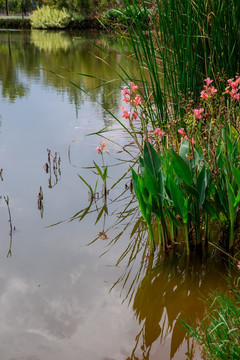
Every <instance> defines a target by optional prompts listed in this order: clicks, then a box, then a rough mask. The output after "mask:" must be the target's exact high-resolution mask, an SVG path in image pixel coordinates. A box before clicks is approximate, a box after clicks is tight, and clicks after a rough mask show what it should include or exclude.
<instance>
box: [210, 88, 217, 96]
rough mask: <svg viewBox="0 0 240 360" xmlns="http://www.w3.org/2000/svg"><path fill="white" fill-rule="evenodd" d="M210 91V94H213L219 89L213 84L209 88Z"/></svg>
mask: <svg viewBox="0 0 240 360" xmlns="http://www.w3.org/2000/svg"><path fill="white" fill-rule="evenodd" d="M209 91H210V94H211V95H213V94H214V93H216V92H217V89H216V88H215V87H214V86H211V87H210V88H209Z"/></svg>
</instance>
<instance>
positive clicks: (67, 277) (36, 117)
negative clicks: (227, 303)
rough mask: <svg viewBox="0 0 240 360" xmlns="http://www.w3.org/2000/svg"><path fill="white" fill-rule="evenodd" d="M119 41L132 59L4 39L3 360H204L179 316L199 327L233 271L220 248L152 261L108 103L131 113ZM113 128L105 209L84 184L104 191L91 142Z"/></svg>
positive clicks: (52, 39)
mask: <svg viewBox="0 0 240 360" xmlns="http://www.w3.org/2000/svg"><path fill="white" fill-rule="evenodd" d="M88 39H90V40H91V41H92V42H94V43H95V44H97V46H101V47H103V48H104V49H105V51H107V52H108V53H110V55H111V56H110V57H109V58H108V59H110V60H108V61H110V66H107V65H106V64H105V63H104V62H103V61H100V60H99V57H102V52H101V51H100V50H99V49H98V48H97V47H94V46H93V45H92V44H91V43H90V42H89V41H88ZM113 45H115V46H118V47H119V48H120V49H121V51H122V50H124V49H123V47H124V46H123V44H122V43H121V42H117V39H114V37H110V36H108V35H105V34H94V33H88V34H86V33H72V34H69V33H66V32H46V31H32V32H22V31H1V32H0V93H1V106H0V121H1V123H0V168H1V169H3V170H2V172H1V179H0V189H1V190H0V195H1V198H0V224H1V243H0V274H1V275H0V308H1V311H0V335H1V336H0V353H1V359H4V360H65V359H68V360H75V359H85V360H97V359H99V360H100V359H101V360H110V359H111V360H126V359H135V360H136V359H139V360H140V359H150V360H157V359H158V360H159V359H161V360H168V359H175V360H183V359H194V360H197V359H201V357H200V355H199V354H200V353H199V349H198V347H197V346H196V345H194V344H193V343H192V340H191V339H189V338H188V337H187V335H186V333H185V331H184V330H183V328H182V327H181V324H180V323H179V321H178V320H179V319H183V320H185V321H189V322H192V323H193V324H198V323H199V322H200V321H201V319H202V318H203V317H204V316H205V311H206V308H205V305H204V302H203V301H202V297H204V296H207V294H208V293H209V291H211V290H216V289H219V288H221V289H225V288H226V283H225V278H224V276H225V275H226V274H227V269H226V266H225V264H224V262H223V261H222V258H221V256H220V255H219V254H218V253H217V252H215V251H214V250H211V251H209V252H208V253H207V255H206V254H205V255H203V256H202V257H201V258H200V257H195V256H194V255H192V256H191V257H190V258H187V257H186V256H185V255H184V254H183V251H182V249H181V248H177V249H176V251H174V252H173V251H170V253H169V255H168V256H163V255H157V254H156V256H155V257H154V259H151V258H149V257H148V252H147V248H146V232H145V228H144V224H143V223H142V222H141V221H140V220H139V213H138V212H137V211H136V202H135V200H134V198H133V196H132V194H131V192H130V190H129V188H128V184H129V178H126V179H125V180H123V181H121V182H119V183H117V181H118V179H119V178H120V177H121V176H122V174H123V173H124V172H125V171H126V170H127V169H128V163H125V162H124V161H122V162H121V163H122V164H121V165H118V166H114V165H115V164H116V162H117V160H116V159H117V158H118V159H119V158H121V159H122V160H125V159H127V157H126V156H125V154H124V153H121V152H120V153H119V151H120V150H121V147H119V146H118V145H117V144H124V138H121V137H120V135H119V132H118V131H117V130H116V129H117V128H118V125H116V124H112V125H111V122H112V118H111V117H110V116H109V114H108V113H107V112H106V111H105V110H103V108H101V106H99V104H98V102H100V103H103V105H104V106H105V107H106V108H109V109H111V111H113V112H114V114H116V115H117V116H119V115H120V112H119V109H120V106H121V94H120V88H121V86H122V84H121V82H119V81H117V80H116V81H112V80H114V79H117V77H116V73H115V71H116V70H117V69H118V64H120V65H122V66H123V67H126V68H127V66H128V65H129V64H126V63H125V62H124V60H123V58H122V56H121V55H120V53H119V52H117V51H116V50H114V49H113ZM93 54H94V55H93ZM45 69H48V70H50V71H53V72H57V73H59V74H62V75H64V76H66V77H67V79H68V80H71V81H74V82H75V83H76V84H77V85H78V86H80V87H81V88H82V89H83V90H84V91H86V92H87V93H89V94H90V97H89V96H87V95H86V94H85V93H84V92H81V91H79V90H78V89H77V88H76V87H74V86H73V85H72V84H70V83H69V82H68V81H67V80H63V79H62V78H59V77H58V76H57V75H55V74H53V73H51V72H48V71H47V70H45ZM66 69H68V70H69V71H71V72H78V73H85V74H91V75H94V76H98V77H101V78H104V79H106V80H108V81H110V80H111V82H110V83H109V84H108V86H106V87H101V86H100V87H98V86H99V85H100V84H101V83H102V80H101V79H93V78H89V77H85V76H79V75H76V74H70V73H69V71H67V70H66ZM96 87H98V88H97V89H95V90H94V88H96ZM108 125H109V126H110V127H109V128H110V129H112V130H113V129H115V130H114V131H112V132H111V133H107V135H108V136H109V137H110V136H111V139H112V140H113V142H112V143H110V142H109V141H107V142H108V145H107V149H108V150H109V153H108V154H107V153H106V154H104V161H105V163H106V164H107V165H109V169H108V175H109V178H108V188H111V186H112V185H113V184H115V183H117V184H116V186H114V187H113V189H111V190H110V192H109V195H108V196H107V198H106V200H105V199H104V197H103V196H102V193H101V191H102V184H101V181H100V179H98V183H97V186H96V194H95V196H94V198H91V195H90V194H89V193H88V188H87V187H86V185H85V184H84V183H83V182H82V181H81V180H80V178H79V177H78V174H80V175H81V176H82V177H83V178H84V179H85V180H86V181H87V182H88V183H89V184H91V186H92V187H94V186H95V183H96V179H97V175H96V174H94V173H93V172H92V170H91V169H86V168H87V167H91V166H93V160H94V161H96V162H97V163H98V164H99V165H101V157H100V156H99V155H98V154H97V152H96V147H97V146H98V145H99V142H100V140H101V138H99V137H98V136H95V135H93V136H86V135H88V134H89V133H92V132H96V131H98V130H99V129H101V128H103V127H104V126H108ZM75 139H77V140H76V141H74V142H73V140H75ZM116 143H117V144H116ZM70 144H71V158H70V159H69V154H68V151H69V145H70ZM47 149H49V150H50V162H51V163H50V164H49V163H48V160H49V159H48V152H47ZM55 153H56V155H55ZM55 156H56V157H55ZM54 157H55V159H54ZM59 158H60V160H59ZM46 163H48V166H49V167H48V169H46V166H47V165H46ZM118 163H119V161H118ZM54 166H55V167H54ZM40 187H41V191H40ZM39 192H41V194H42V195H41V196H43V199H39ZM7 200H8V206H7ZM39 201H40V202H39ZM84 209H87V210H86V211H84ZM8 210H9V211H10V214H11V222H9V211H8ZM81 217H83V218H82V219H81ZM64 220H65V221H64ZM80 220H81V221H80ZM56 223H59V224H58V225H55V226H51V225H53V224H56ZM11 226H12V229H11ZM9 233H10V235H9ZM9 250H10V251H9ZM7 255H8V256H7Z"/></svg>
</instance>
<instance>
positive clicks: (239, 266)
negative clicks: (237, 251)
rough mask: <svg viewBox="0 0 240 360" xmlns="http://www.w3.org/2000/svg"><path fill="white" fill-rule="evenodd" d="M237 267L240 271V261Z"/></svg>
mask: <svg viewBox="0 0 240 360" xmlns="http://www.w3.org/2000/svg"><path fill="white" fill-rule="evenodd" d="M237 267H238V268H239V269H240V261H239V262H238V264H237Z"/></svg>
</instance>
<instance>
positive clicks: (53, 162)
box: [44, 149, 61, 189]
mask: <svg viewBox="0 0 240 360" xmlns="http://www.w3.org/2000/svg"><path fill="white" fill-rule="evenodd" d="M47 153H48V160H47V162H46V163H45V165H44V170H45V172H46V174H49V179H48V187H49V188H50V189H51V188H53V187H54V186H55V185H57V183H58V182H59V180H60V178H61V168H60V165H61V157H60V154H59V153H58V152H55V153H54V155H52V153H51V150H49V149H47ZM52 174H53V175H54V181H52Z"/></svg>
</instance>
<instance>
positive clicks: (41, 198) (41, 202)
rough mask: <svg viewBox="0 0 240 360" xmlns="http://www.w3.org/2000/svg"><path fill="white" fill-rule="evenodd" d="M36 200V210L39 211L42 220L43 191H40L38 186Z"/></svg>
mask: <svg viewBox="0 0 240 360" xmlns="http://www.w3.org/2000/svg"><path fill="white" fill-rule="evenodd" d="M37 199H38V201H37V202H38V210H40V214H41V219H42V218H43V211H44V208H43V191H42V187H41V186H40V189H39V193H38V196H37Z"/></svg>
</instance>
